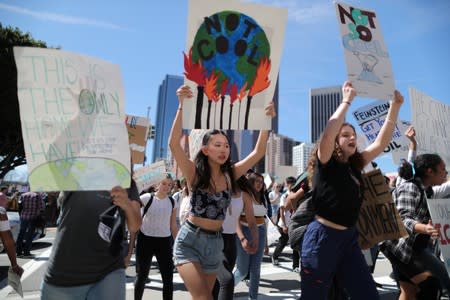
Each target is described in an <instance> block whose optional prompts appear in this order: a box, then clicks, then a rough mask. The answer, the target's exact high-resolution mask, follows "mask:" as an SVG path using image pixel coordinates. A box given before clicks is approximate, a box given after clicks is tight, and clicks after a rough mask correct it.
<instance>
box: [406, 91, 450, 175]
mask: <svg viewBox="0 0 450 300" xmlns="http://www.w3.org/2000/svg"><path fill="white" fill-rule="evenodd" d="M409 99H410V101H411V115H412V118H411V119H412V120H411V121H412V124H413V125H414V128H415V129H416V140H417V153H418V154H422V153H437V154H439V156H441V157H442V159H443V160H444V161H445V164H446V165H447V167H448V166H450V151H449V149H450V105H447V104H444V103H442V102H440V101H438V100H435V99H433V98H432V97H430V96H428V95H426V94H424V93H422V92H420V91H418V90H417V89H415V88H412V87H411V88H409Z"/></svg>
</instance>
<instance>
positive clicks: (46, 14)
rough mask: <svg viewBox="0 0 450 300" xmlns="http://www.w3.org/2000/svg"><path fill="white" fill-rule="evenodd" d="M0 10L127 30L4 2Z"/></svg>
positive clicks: (73, 23)
mask: <svg viewBox="0 0 450 300" xmlns="http://www.w3.org/2000/svg"><path fill="white" fill-rule="evenodd" d="M0 10H6V11H10V12H14V13H17V14H21V15H27V16H31V17H34V18H36V19H40V20H44V21H52V22H58V23H64V24H72V25H85V26H95V27H102V28H107V29H115V30H125V28H123V27H121V26H119V25H116V24H112V23H108V22H102V21H97V20H92V19H86V18H79V17H73V16H67V15H62V14H55V13H49V12H44V11H33V10H31V9H27V8H23V7H19V6H14V5H8V4H3V3H0Z"/></svg>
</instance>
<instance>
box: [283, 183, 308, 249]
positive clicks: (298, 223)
mask: <svg viewBox="0 0 450 300" xmlns="http://www.w3.org/2000/svg"><path fill="white" fill-rule="evenodd" d="M312 194H313V192H312V190H309V191H308V192H307V193H306V194H305V195H304V196H303V201H301V203H300V205H299V206H298V208H297V210H296V211H295V212H294V214H292V216H291V222H290V223H289V229H288V234H289V244H290V245H291V248H292V249H294V250H299V248H300V243H301V242H302V240H303V236H304V235H305V232H306V228H307V226H308V224H309V223H311V222H312V221H313V220H314V215H315V210H314V206H313V202H312Z"/></svg>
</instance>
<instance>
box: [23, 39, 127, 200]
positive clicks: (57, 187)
mask: <svg viewBox="0 0 450 300" xmlns="http://www.w3.org/2000/svg"><path fill="white" fill-rule="evenodd" d="M14 58H15V61H16V65H17V88H18V98H19V108H20V120H21V125H22V136H23V141H24V147H25V155H26V159H27V166H28V172H29V183H30V188H31V190H32V191H61V190H62V191H74V190H110V189H111V188H112V187H113V186H115V185H120V186H122V187H129V186H130V180H131V176H130V149H129V145H128V134H127V129H126V126H125V112H124V104H125V101H124V91H123V85H122V79H121V75H120V69H119V66H117V65H114V64H111V63H109V62H105V61H102V60H98V59H95V58H92V57H87V56H82V55H79V54H76V53H69V52H65V51H61V50H56V49H42V48H31V47H30V48H28V47H14Z"/></svg>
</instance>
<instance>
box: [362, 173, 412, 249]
mask: <svg viewBox="0 0 450 300" xmlns="http://www.w3.org/2000/svg"><path fill="white" fill-rule="evenodd" d="M363 183H364V196H363V202H362V206H361V211H360V213H359V218H358V222H357V224H356V228H357V229H358V231H359V244H360V245H361V246H362V247H364V248H369V247H372V246H373V245H375V244H377V243H378V242H381V241H384V240H392V239H398V238H400V237H404V236H407V235H408V233H407V232H406V229H405V226H404V225H403V222H402V220H401V218H400V215H399V214H398V211H397V208H396V206H395V204H394V202H393V201H392V196H391V193H390V191H389V187H388V185H387V183H386V181H385V178H384V176H383V174H381V171H380V169H375V170H373V171H370V172H368V173H364V174H363Z"/></svg>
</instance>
